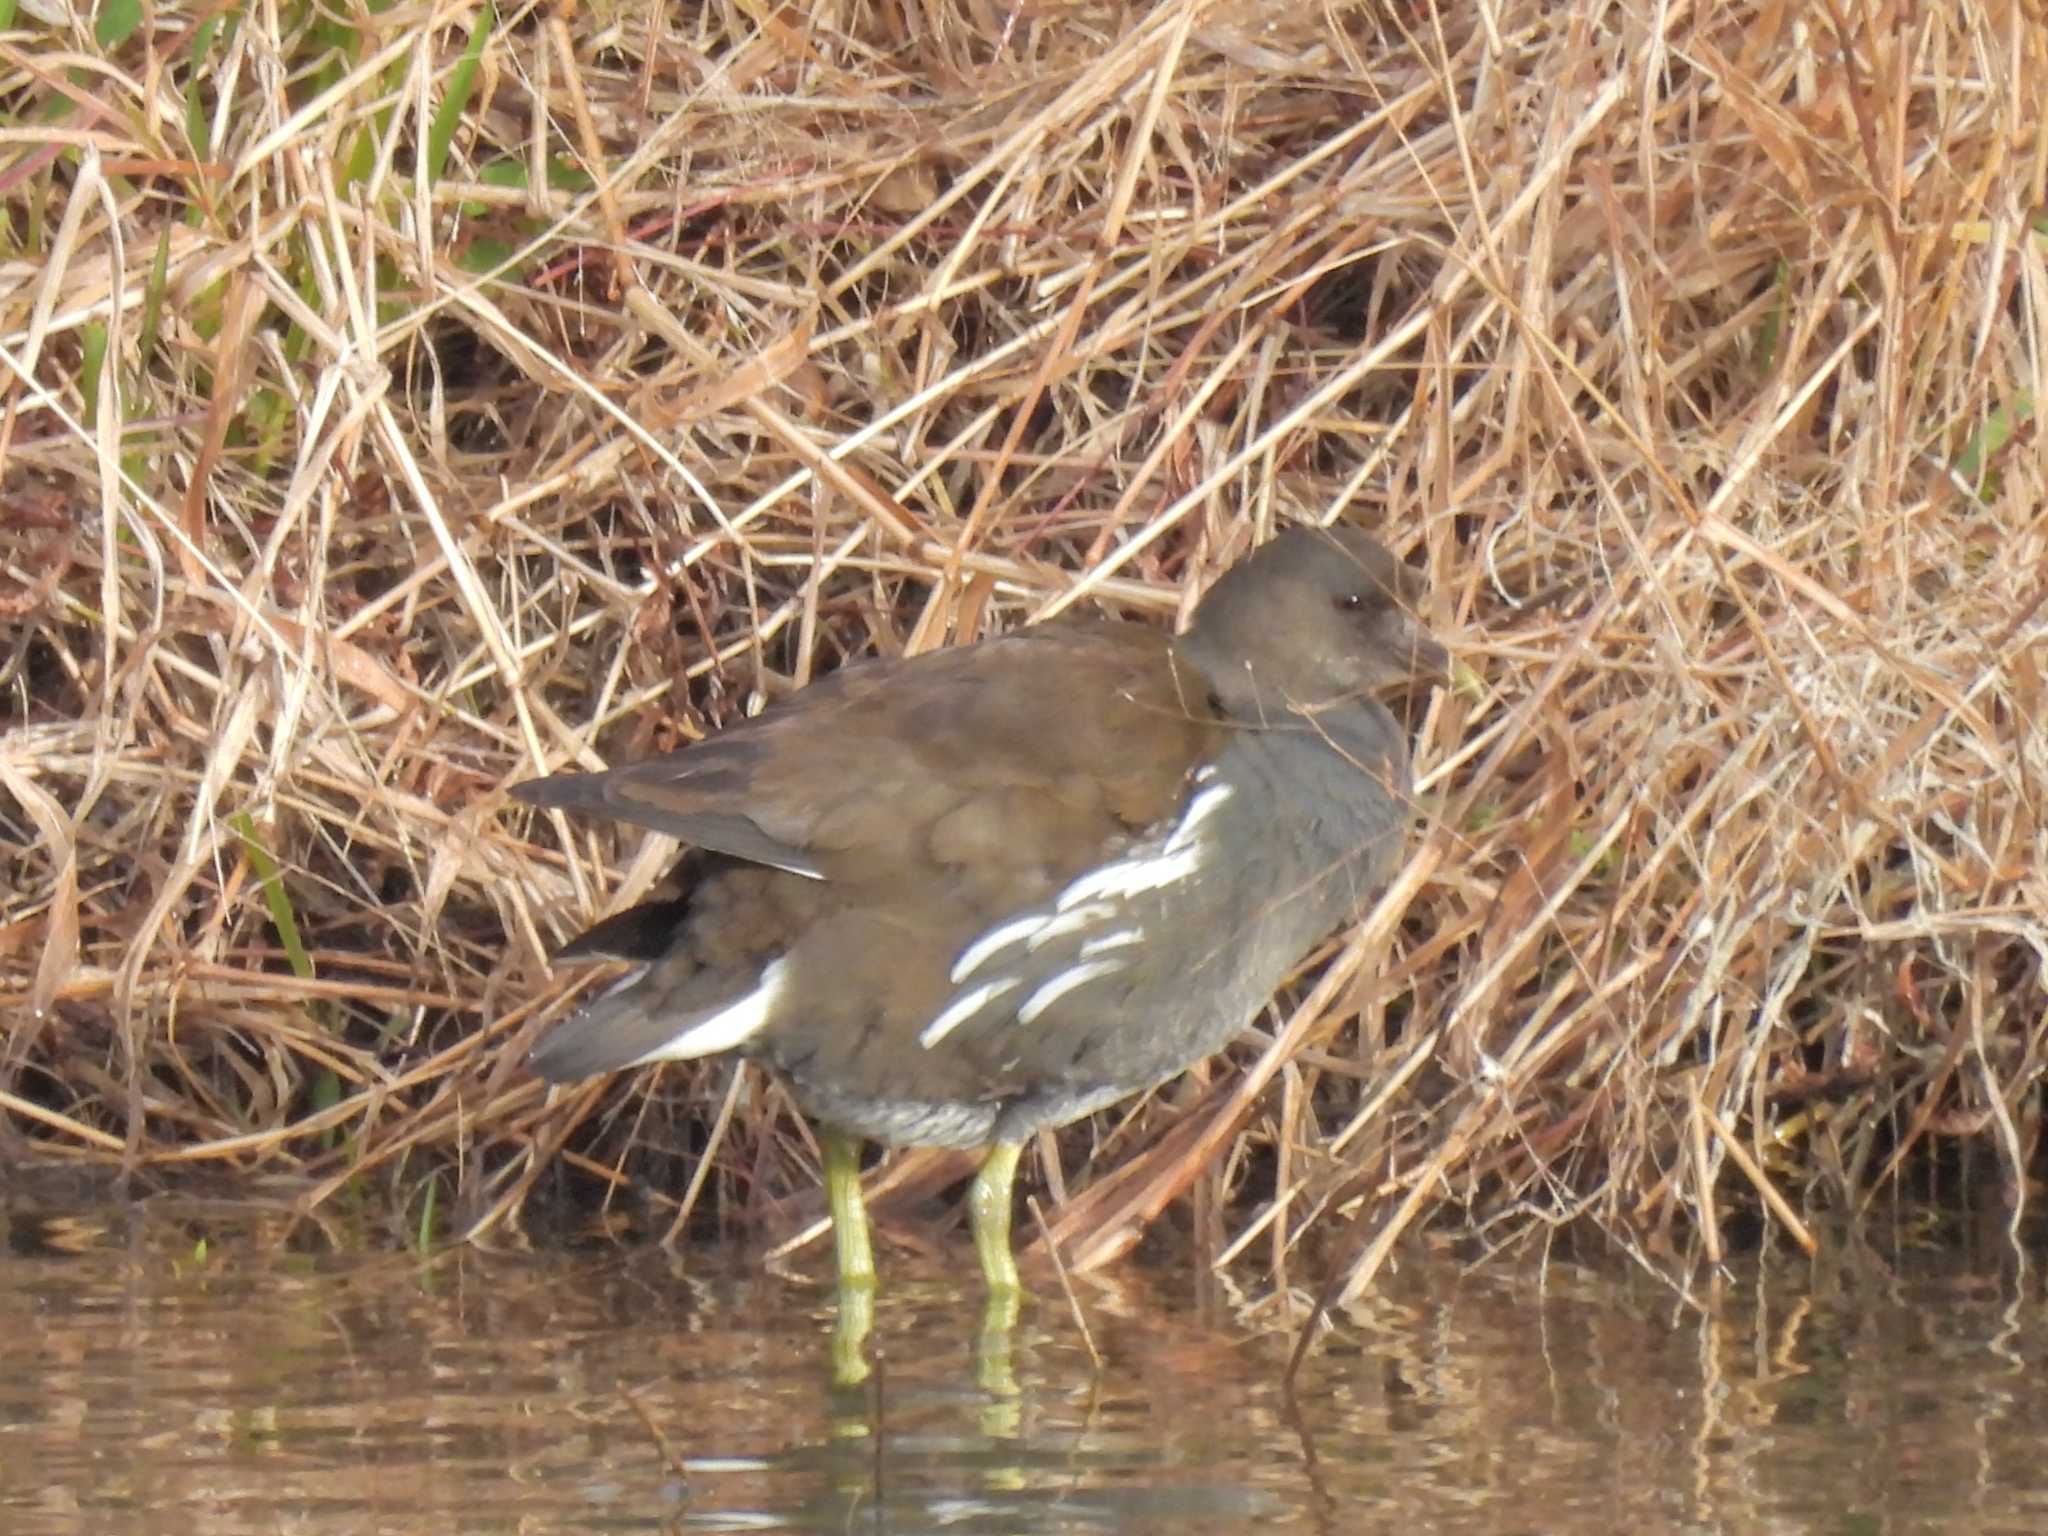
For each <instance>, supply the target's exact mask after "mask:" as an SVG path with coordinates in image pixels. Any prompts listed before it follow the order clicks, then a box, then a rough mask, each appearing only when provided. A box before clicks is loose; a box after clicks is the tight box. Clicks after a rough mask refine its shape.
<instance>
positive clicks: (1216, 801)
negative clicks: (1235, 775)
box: [1166, 784, 1237, 853]
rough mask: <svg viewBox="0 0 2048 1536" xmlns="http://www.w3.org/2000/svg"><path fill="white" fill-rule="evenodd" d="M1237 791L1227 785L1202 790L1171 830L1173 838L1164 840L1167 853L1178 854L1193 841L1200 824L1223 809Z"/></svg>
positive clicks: (1215, 785) (1190, 802)
mask: <svg viewBox="0 0 2048 1536" xmlns="http://www.w3.org/2000/svg"><path fill="white" fill-rule="evenodd" d="M1236 793H1237V791H1236V790H1234V789H1232V788H1231V787H1230V786H1229V785H1228V784H1214V785H1211V786H1210V787H1209V788H1208V789H1205V790H1203V791H1202V792H1201V793H1200V794H1199V795H1197V796H1195V798H1194V799H1192V800H1190V801H1189V802H1188V808H1187V811H1186V813H1185V814H1184V815H1182V817H1181V819H1180V825H1179V826H1177V827H1175V828H1174V829H1173V836H1171V837H1169V838H1168V839H1167V840H1166V851H1167V852H1168V853H1179V852H1180V851H1181V849H1183V848H1186V847H1189V846H1190V845H1192V844H1193V843H1194V841H1195V834H1196V832H1197V830H1198V829H1199V828H1200V827H1201V825H1202V823H1203V822H1205V821H1207V820H1208V819H1209V818H1210V817H1211V816H1214V815H1215V814H1216V813H1217V812H1218V811H1220V810H1222V809H1223V802H1224V801H1226V800H1228V799H1229V798H1230V797H1231V796H1232V795H1234V794H1236Z"/></svg>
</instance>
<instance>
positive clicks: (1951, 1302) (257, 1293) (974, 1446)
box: [0, 1204, 2048, 1536]
mask: <svg viewBox="0 0 2048 1536" xmlns="http://www.w3.org/2000/svg"><path fill="white" fill-rule="evenodd" d="M7 1215H8V1213H6V1212H4V1211H0V1228H5V1229H6V1231H7V1236H8V1244H7V1247H6V1248H5V1249H4V1250H0V1532H6V1533H8V1536H39V1533H45V1532H66V1533H69V1532H88V1531H89V1532H129V1531H133V1532H151V1533H155V1532H186V1531H203V1532H208V1533H223V1536H232V1533H239V1532H244V1531H246V1532H263V1533H275V1532H321V1533H326V1532H394V1533H412V1532H420V1533H425V1532H434V1533H446V1532H469V1531H478V1532H489V1531H522V1532H524V1531H550V1532H556V1531H559V1532H600V1531H602V1532H617V1531H639V1530H669V1531H683V1532H694V1531H806V1532H827V1531H830V1532H862V1531H877V1532H882V1531H886V1532H906V1533H907V1532H926V1531H930V1532H939V1531H943V1532H947V1533H954V1536H957V1533H979V1532H998V1531H1000V1532H1047V1531H1060V1532H1098V1531H1101V1532H1109V1531H1114V1532H1120V1533H1124V1532H1128V1533H1150V1532H1166V1531H1195V1532H1201V1531H1243V1530H1247V1529H1250V1528H1254V1527H1256V1528H1257V1529H1259V1530H1261V1531H1262V1532H1276V1533H1277V1532H1295V1531H1300V1532H1314V1533H1322V1532H1349V1531H1360V1530H1375V1529H1379V1528H1382V1527H1385V1528H1393V1527H1396V1526H1399V1527H1401V1528H1403V1529H1411V1528H1412V1529H1418V1530H1424V1531H1430V1532H1468V1531H1469V1532H1487V1533H1499V1532H1523V1531H1526V1532H1544V1533H1576V1532H1602V1533H1606V1532H1613V1531H1616V1530H1621V1529H1629V1530H1644V1531H1672V1532H1690V1531H1728V1532H1737V1531H1740V1532H1753V1531H1760V1532H1775V1531H1787V1532H1790V1531H1802V1532H1804V1531H1825V1532H1863V1531H1884V1532H1901V1531H1929V1532H1932V1531H1958V1530H1967V1531H1972V1532H1993V1533H1995V1532H2006V1531H2009V1532H2014V1533H2019V1532H2030V1533H2031V1532H2040V1531H2043V1530H2048V1370H2044V1369H2043V1366H2044V1363H2048V1360H2044V1356H2048V1313H2044V1309H2043V1307H2042V1305H2041V1285H2040V1283H2039V1280H2038V1278H2029V1277H2027V1276H2021V1277H2020V1278H2018V1279H2015V1278H2013V1276H2012V1275H2011V1274H2010V1273H2008V1274H2006V1275H2005V1276H1997V1275H1989V1276H1979V1275H1973V1274H1971V1273H1969V1272H1967V1271H1960V1272H1959V1271H1958V1270H1957V1269H1956V1268H1955V1267H1954V1266H1949V1267H1947V1268H1946V1269H1944V1268H1943V1267H1942V1266H1939V1265H1934V1264H1924V1265H1921V1266H1919V1267H1920V1268H1921V1269H1922V1270H1923V1272H1922V1273H1921V1274H1919V1275H1918V1276H1915V1277H1906V1276H1903V1275H1901V1274H1899V1273H1898V1272H1897V1271H1898V1266H1897V1265H1892V1266H1889V1269H1890V1271H1891V1272H1890V1273H1889V1274H1886V1273H1885V1271H1886V1268H1887V1266H1884V1265H1879V1264H1866V1265H1863V1266H1861V1273H1860V1275H1859V1278H1858V1279H1857V1280H1855V1281H1854V1282H1853V1283H1848V1282H1844V1281H1842V1280H1841V1279H1839V1278H1830V1279H1826V1280H1824V1281H1823V1280H1821V1279H1818V1278H1816V1276H1815V1274H1814V1272H1812V1271H1810V1270H1807V1269H1804V1268H1802V1269H1801V1271H1800V1273H1799V1276H1798V1278H1797V1279H1796V1280H1788V1279H1785V1278H1782V1277H1780V1278H1774V1279H1771V1280H1769V1281H1765V1280H1761V1279H1757V1278H1751V1279H1749V1280H1747V1281H1743V1282H1731V1283H1730V1284H1728V1285H1726V1286H1724V1287H1723V1288H1722V1290H1721V1293H1720V1295H1719V1297H1718V1298H1717V1299H1715V1300H1714V1302H1713V1304H1712V1306H1711V1307H1709V1308H1706V1309H1701V1308H1693V1307H1688V1306H1686V1305H1684V1304H1682V1303H1680V1302H1678V1301H1677V1300H1676V1299H1674V1297H1673V1296H1672V1295H1671V1293H1670V1292H1668V1291H1665V1290H1662V1289H1660V1288H1658V1287H1655V1286H1653V1285H1651V1284H1649V1283H1647V1282H1644V1281H1641V1280H1638V1279H1632V1278H1630V1277H1627V1276H1595V1275H1589V1274H1587V1273H1585V1272H1583V1271H1577V1270H1574V1269H1572V1268H1570V1267H1568V1266H1563V1265H1557V1264H1553V1265H1551V1266H1550V1267H1549V1269H1548V1270H1547V1272H1545V1273H1544V1274H1543V1275H1542V1276H1541V1277H1540V1278H1539V1277H1536V1276H1527V1275H1510V1274H1506V1273H1500V1272H1489V1271H1481V1272H1479V1273H1477V1274H1473V1273H1468V1272H1464V1271H1461V1270H1460V1269H1459V1268H1458V1267H1456V1266H1455V1265H1452V1264H1450V1263H1448V1262H1444V1263H1442V1264H1441V1265H1435V1264H1432V1263H1431V1262H1427V1261H1425V1262H1417V1261H1415V1260H1412V1259H1411V1260H1410V1261H1408V1262H1406V1263H1404V1264H1403V1266H1402V1268H1401V1271H1400V1273H1399V1274H1398V1275H1396V1276H1394V1277H1392V1279H1391V1280H1390V1282H1389V1285H1388V1288H1387V1290H1386V1292H1385V1294H1383V1295H1382V1296H1380V1297H1378V1298H1376V1299H1375V1300H1374V1301H1372V1302H1371V1303H1370V1304H1369V1305H1367V1306H1365V1307H1362V1308H1358V1309H1354V1310H1352V1311H1351V1312H1349V1313H1347V1314H1346V1315H1344V1316H1343V1317H1341V1318H1339V1319H1337V1320H1336V1322H1335V1324H1334V1326H1333V1327H1332V1328H1331V1330H1330V1331H1329V1333H1328V1335H1327V1337H1325V1338H1324V1339H1323V1340H1322V1341H1321V1345H1320V1347H1319V1349H1318V1350H1317V1351H1316V1352H1315V1353H1314V1354H1313V1355H1312V1356H1311V1358H1310V1359H1309V1361H1308V1363H1307V1365H1306V1367H1305V1369H1304V1371H1303V1373H1302V1375H1301V1377H1300V1380H1299V1382H1298V1389H1297V1392H1296V1393H1295V1395H1294V1396H1293V1398H1292V1400H1290V1398H1289V1395H1288V1393H1287V1392H1286V1391H1285V1390H1284V1389H1283V1387H1282V1384H1281V1382H1282V1375H1283V1370H1284V1366H1285V1363H1286V1360H1287V1357H1288V1354H1289V1352H1290V1350H1291V1347H1292V1340H1291V1338H1290V1337H1289V1336H1288V1335H1287V1334H1285V1333H1284V1332H1281V1331H1278V1330H1274V1331H1270V1332H1260V1331H1255V1330H1252V1329H1250V1328H1248V1327H1246V1326H1244V1325H1243V1324H1241V1323H1240V1322H1239V1321H1238V1320H1237V1319H1236V1318H1235V1317H1234V1316H1233V1312H1232V1309H1231V1308H1230V1307H1229V1306H1226V1305H1224V1304H1222V1303H1221V1302H1219V1301H1217V1300H1215V1299H1213V1298H1212V1299H1211V1300H1210V1301H1209V1302H1208V1303H1207V1304H1206V1305H1198V1304H1197V1303H1196V1302H1195V1301H1194V1299H1193V1298H1192V1297H1191V1296H1190V1295H1188V1294H1186V1292H1185V1289H1184V1287H1182V1285H1181V1284H1180V1281H1179V1279H1178V1278H1177V1277H1174V1276H1166V1277H1161V1276H1158V1275H1155V1274H1150V1273H1147V1272H1143V1271H1138V1270H1126V1271H1125V1272H1123V1273H1121V1274H1119V1275H1118V1276H1116V1277H1114V1278H1113V1279H1112V1280H1111V1281H1110V1282H1107V1283H1098V1284H1089V1285H1083V1286H1082V1287H1080V1300H1081V1305H1082V1309H1083V1312H1084V1314H1085V1316H1086V1317H1087V1319H1088V1323H1089V1327H1090V1330H1091V1333H1092V1335H1093V1338H1094V1342H1095V1345H1096V1348H1097V1349H1098V1350H1099V1351H1100V1353H1101V1355H1102V1365H1101V1368H1100V1369H1099V1371H1098V1370H1097V1369H1096V1368H1095V1366H1094V1365H1093V1364H1092V1362H1091V1359H1090V1356H1089V1353H1088V1350H1087V1347H1086V1345H1085V1343H1084V1341H1083V1338H1082V1335H1081V1332H1080V1330H1079V1328H1078V1327H1077V1325H1076V1324H1075V1322H1074V1320H1073V1316H1072V1314H1071V1312H1070V1311H1069V1309H1068V1307H1067V1305H1066V1303H1065V1302H1064V1300H1062V1299H1060V1298H1059V1297H1058V1296H1057V1293H1056V1291H1055V1292H1054V1294H1053V1295H1052V1296H1050V1297H1047V1298H1041V1299H1040V1300H1038V1301H1037V1302H1035V1303H1033V1304H1031V1305H1030V1306H1029V1307H1028V1308H1027V1310H1026V1313H1025V1317H1024V1321H1023V1323H1022V1325H1021V1327H1020V1328H1019V1329H1018V1330H1017V1331H1016V1333H1015V1334H1014V1336H1013V1337H1012V1339H1011V1341H1010V1351H1009V1358H1008V1362H1007V1373H1005V1371H1004V1370H1003V1369H1002V1368H1001V1367H1002V1362H1001V1361H1000V1359H996V1360H992V1359H991V1358H990V1357H989V1354H988V1352H987V1351H985V1350H977V1347H976V1346H977V1332H978V1328H979V1323H980V1306H981V1303H980V1298H979V1295H978V1289H977V1283H976V1282H975V1281H974V1280H973V1277H972V1273H971V1271H972V1265H971V1263H969V1262H967V1253H966V1248H965V1243H964V1239H963V1241H962V1253H961V1260H962V1264H961V1269H962V1272H963V1273H962V1275H961V1276H959V1277H949V1276H942V1275H939V1274H936V1273H934V1272H932V1271H931V1270H930V1269H929V1268H926V1267H921V1266H919V1265H918V1264H917V1263H915V1262H914V1261H911V1260H908V1259H905V1258H904V1257H903V1256H902V1255H900V1254H894V1253H887V1254H885V1255H884V1257H883V1267H884V1273H885V1281H884V1283H885V1287H886V1288H885V1290H884V1292H883V1295H882V1299H881V1303H880V1306H879V1309H878V1315H877V1321H876V1332H875V1345H876V1349H875V1353H876V1355H877V1357H878V1359H879V1362H880V1365H879V1369H878V1370H877V1371H876V1372H875V1374H874V1375H873V1376H871V1377H870V1379H869V1380H868V1381H867V1382H865V1383H863V1384H862V1385H860V1386H859V1387H853V1388H845V1387H835V1386H834V1385H832V1382H831V1379H830V1375H831V1373H830V1368H829V1360H830V1350H829V1342H830V1337H831V1318H832V1308H831V1306H830V1305H829V1301H828V1297H827V1293H826V1292H825V1291H824V1290H823V1289H822V1288H820V1287H816V1286H807V1285H805V1284H803V1283H801V1282H799V1281H794V1280H788V1279H781V1278H776V1277H773V1276H769V1275H765V1274H762V1273H760V1272H759V1271H758V1269H739V1268H734V1267H730V1266H726V1267H719V1266H715V1265H707V1264H706V1263H705V1262H704V1261H703V1259H702V1257H701V1256H693V1258H692V1259H691V1261H690V1262H689V1263H688V1264H687V1265H686V1264H685V1262H684V1261H683V1260H681V1259H678V1258H672V1257H665V1256H661V1255H646V1254H642V1255H621V1254H618V1253H613V1252H601V1253H595V1254H555V1255H542V1256H532V1255H514V1254H494V1253H485V1252H480V1251H477V1250H474V1249H465V1250H460V1251H456V1252H453V1253H449V1254H445V1255H442V1256H439V1257H437V1258H435V1259H434V1260H432V1261H426V1262H423V1261H421V1260H419V1259H417V1258H415V1257H410V1256H407V1255H402V1254H393V1253H389V1252H363V1253H351V1252H332V1251H321V1252H317V1253H306V1252H299V1251H294V1249H293V1247H292V1245H291V1242H290V1241H288V1240H287V1232H288V1229H287V1228H286V1227H284V1226H283V1225H282V1224H281V1223H262V1222H252V1221H250V1220H248V1219H247V1218H246V1217H238V1216H225V1215H222V1214H221V1213H219V1212H214V1211H204V1212H202V1211H199V1210H197V1209H194V1208H185V1209H179V1208H175V1207H173V1206H169V1205H164V1204H154V1205H150V1206H145V1207H139V1208H128V1209H122V1210H116V1211H88V1212H80V1213H74V1214H72V1215H69V1216H65V1217H52V1216H51V1214H50V1213H49V1212H47V1211H39V1212H35V1213H29V1212H23V1211H20V1210H16V1211H14V1212H13V1213H12V1221H11V1224H10V1222H9V1221H8V1219H7ZM304 1240H305V1239H304V1238H303V1237H301V1238H300V1239H299V1241H304ZM823 1262H824V1259H823V1258H822V1256H821V1257H820V1258H818V1259H817V1260H814V1261H813V1267H821V1266H822V1264H823ZM991 1381H997V1382H1006V1385H1007V1386H1008V1387H1010V1388H1013V1389H1014V1390H1006V1391H1001V1392H996V1391H991V1390H988V1386H987V1383H989V1382H991Z"/></svg>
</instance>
